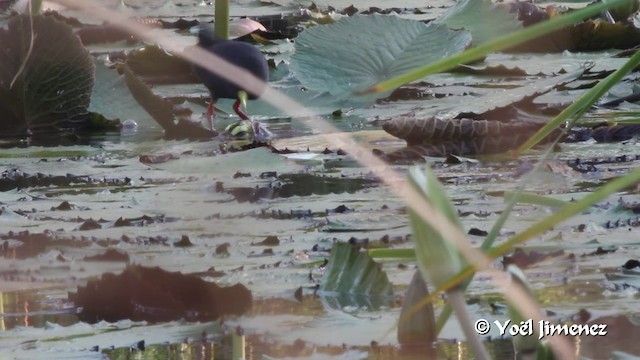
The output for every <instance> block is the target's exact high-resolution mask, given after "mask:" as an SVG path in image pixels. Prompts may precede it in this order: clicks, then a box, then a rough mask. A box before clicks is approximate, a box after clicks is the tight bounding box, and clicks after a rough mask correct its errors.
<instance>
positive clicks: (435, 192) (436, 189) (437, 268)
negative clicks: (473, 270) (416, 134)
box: [408, 166, 464, 287]
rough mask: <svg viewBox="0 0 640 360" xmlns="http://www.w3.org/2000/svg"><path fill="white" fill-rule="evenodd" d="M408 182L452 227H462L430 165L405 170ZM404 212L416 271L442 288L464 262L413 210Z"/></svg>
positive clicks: (446, 240) (461, 267)
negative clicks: (408, 227) (413, 245)
mask: <svg viewBox="0 0 640 360" xmlns="http://www.w3.org/2000/svg"><path fill="white" fill-rule="evenodd" d="M409 184H410V185H411V186H412V187H413V188H415V189H416V190H417V191H418V192H419V193H420V195H421V196H422V197H423V198H424V200H425V201H428V202H430V203H431V204H432V205H433V207H434V208H435V209H437V210H438V211H440V212H441V213H442V214H443V215H444V216H445V217H446V218H447V219H448V220H449V221H450V222H451V223H452V224H453V225H454V226H456V227H457V228H458V229H462V224H461V223H460V218H459V217H458V214H457V212H456V210H455V208H454V207H453V205H452V204H451V201H449V199H448V198H447V193H446V191H445V190H444V187H443V186H442V184H441V183H440V182H439V181H438V179H437V178H436V177H435V175H434V174H433V172H432V171H431V168H429V167H428V166H427V167H426V168H425V170H424V171H421V170H420V167H417V166H415V167H411V168H410V169H409ZM408 213H409V218H410V220H411V229H412V230H413V237H414V244H415V247H416V259H417V260H418V266H419V267H420V271H422V274H423V276H425V277H427V278H428V279H429V280H430V281H431V282H433V283H434V284H435V285H436V286H437V287H442V286H444V285H445V284H446V283H447V281H448V280H449V278H452V277H453V276H455V275H456V274H457V273H459V272H460V271H462V269H463V265H464V263H463V260H462V257H461V255H460V253H459V252H458V250H457V249H456V248H455V245H454V244H452V243H451V242H450V241H449V240H448V239H446V238H444V237H443V236H442V234H440V232H439V231H437V230H436V229H434V228H433V227H432V226H431V225H430V224H429V223H427V222H426V221H425V220H424V219H423V218H422V217H421V216H420V215H419V214H417V213H416V212H415V211H414V210H413V209H411V208H409V210H408Z"/></svg>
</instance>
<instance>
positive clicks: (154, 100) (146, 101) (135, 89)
mask: <svg viewBox="0 0 640 360" xmlns="http://www.w3.org/2000/svg"><path fill="white" fill-rule="evenodd" d="M122 69H123V71H124V75H125V81H126V83H127V86H128V87H129V90H131V94H132V95H133V97H134V98H135V99H136V100H137V101H138V103H140V105H141V106H142V107H143V108H144V109H145V110H146V111H147V112H148V113H149V115H151V116H152V117H153V119H154V120H156V122H158V124H160V126H162V128H163V129H164V131H165V134H166V136H167V137H170V138H177V139H184V138H205V139H206V138H211V137H213V136H215V135H217V133H216V132H215V131H213V130H210V129H205V128H203V127H202V126H200V125H199V124H197V123H194V122H191V121H176V118H177V117H176V115H175V111H174V107H173V105H172V104H171V103H169V102H168V101H167V100H165V99H163V98H161V97H160V96H158V95H156V94H154V93H153V91H151V89H150V88H149V87H148V86H147V85H146V84H145V83H144V82H143V81H142V80H140V79H139V78H138V77H137V76H136V75H135V74H134V73H133V72H132V71H131V70H130V69H129V67H128V66H127V65H123V67H122Z"/></svg>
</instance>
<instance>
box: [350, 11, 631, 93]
mask: <svg viewBox="0 0 640 360" xmlns="http://www.w3.org/2000/svg"><path fill="white" fill-rule="evenodd" d="M627 1H629V0H611V2H608V3H607V4H603V3H599V4H595V5H592V6H589V7H587V8H584V9H580V10H577V11H572V12H569V13H567V14H565V15H562V16H558V17H555V18H553V19H551V20H548V21H544V22H541V23H538V24H535V25H533V26H529V27H526V28H524V29H522V30H520V31H515V32H511V33H508V34H504V35H503V36H500V37H498V38H496V39H493V40H491V41H488V42H486V43H483V44H480V45H479V46H477V47H473V48H471V49H469V50H467V51H464V52H462V53H459V54H455V55H452V56H450V57H448V58H445V59H441V60H438V61H435V62H429V61H427V60H425V61H423V64H426V65H423V66H421V67H419V68H416V69H414V70H411V71H408V72H406V73H404V74H401V75H399V76H397V77H394V78H391V79H389V80H386V81H382V82H380V83H378V84H376V85H375V86H371V87H368V88H363V89H362V90H360V91H358V92H356V94H359V95H365V94H370V93H372V92H375V93H382V92H389V91H391V90H393V89H395V88H397V87H399V86H401V85H404V84H406V83H409V82H412V81H415V80H418V79H421V78H423V77H425V76H427V75H431V74H435V73H438V72H442V71H447V70H449V69H452V68H454V67H456V66H458V65H459V64H464V63H468V62H471V61H474V60H477V59H480V58H482V57H483V56H485V55H487V54H489V53H491V52H496V51H500V50H504V49H508V48H510V47H512V46H515V45H517V44H521V43H523V42H525V41H528V40H531V39H534V38H536V37H539V36H542V35H544V34H548V33H550V32H552V31H554V30H558V29H561V28H563V27H565V26H569V25H572V24H574V23H576V22H578V21H580V20H583V19H585V18H587V17H589V16H593V15H596V14H598V13H599V12H601V11H603V10H605V9H607V8H610V7H613V6H617V5H621V4H624V3H626V2H627Z"/></svg>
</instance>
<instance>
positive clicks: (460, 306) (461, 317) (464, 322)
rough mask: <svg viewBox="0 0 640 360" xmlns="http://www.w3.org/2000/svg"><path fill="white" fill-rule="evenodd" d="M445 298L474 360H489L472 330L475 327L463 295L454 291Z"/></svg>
mask: <svg viewBox="0 0 640 360" xmlns="http://www.w3.org/2000/svg"><path fill="white" fill-rule="evenodd" d="M447 298H448V299H449V303H450V304H451V307H452V308H453V309H454V310H455V312H456V317H457V318H458V322H459V323H460V327H462V331H464V336H465V337H466V338H467V342H468V343H469V345H470V346H471V348H472V349H473V352H474V353H475V358H476V359H479V360H489V359H491V357H490V356H489V353H488V352H487V349H486V348H485V347H484V345H482V341H481V340H480V338H479V337H478V334H477V333H476V332H475V330H474V329H475V327H474V325H473V322H472V321H471V317H470V316H469V312H468V311H467V303H466V302H465V301H464V294H463V292H462V290H460V289H455V290H451V291H449V292H447Z"/></svg>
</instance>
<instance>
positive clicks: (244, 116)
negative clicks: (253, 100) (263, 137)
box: [233, 99, 251, 121]
mask: <svg viewBox="0 0 640 360" xmlns="http://www.w3.org/2000/svg"><path fill="white" fill-rule="evenodd" d="M240 104H241V102H240V99H237V100H236V102H235V103H233V111H235V112H236V114H238V116H240V118H241V119H242V120H249V121H251V119H249V116H247V114H245V113H244V111H242V109H240Z"/></svg>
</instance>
